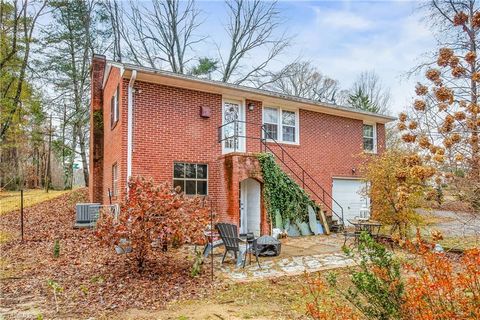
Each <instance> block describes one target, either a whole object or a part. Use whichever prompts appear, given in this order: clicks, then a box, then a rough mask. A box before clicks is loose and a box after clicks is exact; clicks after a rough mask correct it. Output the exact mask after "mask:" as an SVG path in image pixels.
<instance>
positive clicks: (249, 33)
mask: <svg viewBox="0 0 480 320" xmlns="http://www.w3.org/2000/svg"><path fill="white" fill-rule="evenodd" d="M226 6H227V9H228V14H229V21H228V24H227V26H226V29H227V33H228V36H229V38H230V50H229V51H228V54H227V55H226V56H222V54H221V53H220V62H221V72H222V78H221V80H222V81H223V82H233V83H236V84H241V83H244V82H246V81H251V82H252V83H253V82H257V83H258V79H259V78H260V77H263V76H265V74H264V72H265V70H266V68H267V67H268V65H269V64H270V63H271V62H272V61H273V60H274V59H275V58H276V57H278V55H279V54H281V53H282V52H283V51H284V50H285V48H286V47H287V46H288V45H289V39H288V38H287V37H286V36H285V34H281V35H280V36H277V35H276V32H277V31H278V29H279V27H280V25H281V23H282V19H281V17H280V13H279V11H278V9H277V2H276V1H273V2H263V1H260V0H254V1H244V0H234V1H226ZM258 49H266V50H267V53H266V55H265V56H264V57H263V58H260V59H259V58H258V56H257V57H256V59H255V61H256V63H255V64H254V65H253V66H252V67H249V68H247V67H246V66H245V60H247V59H249V58H252V56H253V54H254V53H255V52H257V51H258ZM259 56H261V55H259Z"/></svg>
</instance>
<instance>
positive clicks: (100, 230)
mask: <svg viewBox="0 0 480 320" xmlns="http://www.w3.org/2000/svg"><path fill="white" fill-rule="evenodd" d="M128 185H129V192H128V197H127V199H126V202H125V203H123V204H122V206H121V210H120V214H119V217H118V219H116V218H115V217H114V216H113V215H112V214H109V213H108V212H107V213H105V214H103V215H102V217H101V219H100V220H99V221H98V223H97V231H96V234H97V236H98V238H99V239H100V240H101V241H102V242H103V243H105V244H108V245H119V244H122V241H123V242H124V244H127V245H128V246H130V247H131V248H132V253H130V254H129V255H128V256H130V257H131V258H133V259H134V260H135V261H136V264H137V267H138V270H139V271H140V272H141V271H142V270H143V269H144V267H145V263H146V262H147V260H148V258H149V257H150V255H151V254H152V253H154V252H155V253H156V254H157V255H158V253H159V252H164V251H166V250H167V249H168V248H169V247H171V246H173V247H177V246H180V245H182V244H184V243H198V242H202V241H204V240H205V239H204V235H203V231H204V230H205V228H206V226H207V225H208V224H209V221H210V208H209V207H208V206H206V205H205V202H204V200H203V199H202V198H200V197H187V196H185V195H184V194H183V193H179V190H176V189H172V188H171V187H170V185H169V184H168V183H162V184H159V185H156V184H155V183H154V182H153V180H152V179H148V180H147V179H145V178H143V177H135V178H131V179H130V181H129V184H128Z"/></svg>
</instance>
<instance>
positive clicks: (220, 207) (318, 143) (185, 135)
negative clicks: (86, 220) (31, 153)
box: [103, 68, 385, 232]
mask: <svg viewBox="0 0 480 320" xmlns="http://www.w3.org/2000/svg"><path fill="white" fill-rule="evenodd" d="M119 77H120V75H119V70H118V69H116V68H114V69H113V70H112V72H111V74H110V77H109V79H108V81H107V85H106V87H105V91H104V112H103V113H104V122H105V133H104V144H105V153H104V154H105V155H104V167H103V168H104V177H103V189H104V192H103V200H104V202H107V201H108V197H107V188H111V187H112V185H111V184H112V176H111V173H112V165H113V163H115V162H117V163H118V166H119V188H120V191H122V194H121V196H122V197H123V196H124V195H125V187H126V159H127V119H126V116H127V92H128V79H123V81H122V90H121V93H120V101H121V103H120V121H119V122H118V124H117V126H116V127H115V129H113V130H111V129H110V98H111V96H112V95H113V93H114V90H115V88H116V85H117V84H118V82H119ZM134 87H135V94H134V114H133V118H134V125H133V127H134V130H133V156H132V162H133V163H132V174H133V175H143V176H145V177H152V178H153V179H154V180H155V181H156V182H163V181H168V182H170V183H172V182H173V163H174V162H175V161H180V162H193V163H206V164H208V169H209V173H208V174H209V181H208V193H209V198H210V200H211V203H212V206H213V208H214V209H215V211H216V212H217V213H218V216H219V218H220V220H229V221H231V222H238V187H239V185H238V182H239V181H241V180H242V179H243V178H244V177H247V176H248V175H249V174H245V170H247V169H245V168H246V167H248V166H246V165H245V161H241V160H239V159H241V157H237V158H232V157H222V150H221V144H220V143H218V141H217V138H218V136H217V128H218V127H219V126H220V125H221V122H222V96H221V95H218V94H211V93H205V92H199V91H193V90H188V89H181V88H174V87H168V86H164V85H158V84H151V83H146V82H140V81H136V82H135V85H134ZM250 102H251V103H253V110H252V111H250V110H249V108H248V104H249V103H250ZM200 107H209V108H210V109H211V117H210V118H202V117H200ZM245 109H246V111H245V112H246V120H247V121H249V122H253V123H258V124H260V123H261V121H262V103H261V102H258V101H249V100H247V101H246V106H245ZM299 119H300V144H299V145H286V144H284V145H283V146H284V148H285V149H286V150H287V151H288V153H290V154H291V155H292V156H293V157H294V158H295V160H296V161H297V162H298V163H300V164H301V165H302V166H303V167H304V168H305V169H306V170H307V171H308V172H309V173H310V174H311V175H312V176H313V177H314V178H315V179H316V180H317V181H318V182H320V183H321V185H322V186H323V187H324V188H325V189H326V191H327V192H328V193H331V188H332V177H334V176H352V169H356V171H357V172H358V169H359V165H360V163H361V158H360V157H358V155H360V154H361V153H362V146H363V142H362V124H363V122H362V121H361V120H354V119H348V118H342V117H338V116H332V115H327V114H322V113H316V112H312V111H306V110H300V112H299ZM259 134H260V130H259V127H258V125H254V124H247V135H249V136H253V137H258V136H259ZM377 136H378V144H379V146H378V150H379V151H380V150H383V148H384V144H385V128H384V126H383V125H377ZM272 148H273V149H274V150H278V148H277V147H276V146H273V145H272ZM259 150H260V142H259V141H258V140H247V152H258V151H259ZM238 164H240V166H243V168H244V169H245V170H244V171H243V173H242V169H241V168H240V170H237V171H234V172H233V174H232V169H233V167H235V166H238ZM229 166H230V167H229ZM292 167H293V166H292ZM247 171H248V170H247ZM298 174H300V173H299V172H298ZM114 200H116V199H114ZM262 210H263V209H262ZM267 228H268V225H266V222H265V221H263V223H262V232H263V231H265V230H267Z"/></svg>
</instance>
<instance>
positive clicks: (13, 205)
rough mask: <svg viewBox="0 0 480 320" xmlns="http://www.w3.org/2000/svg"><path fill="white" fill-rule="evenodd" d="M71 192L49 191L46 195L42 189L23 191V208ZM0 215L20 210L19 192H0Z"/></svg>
mask: <svg viewBox="0 0 480 320" xmlns="http://www.w3.org/2000/svg"><path fill="white" fill-rule="evenodd" d="M70 191H71V190H50V191H49V192H48V193H47V192H45V190H43V189H31V190H24V191H23V207H24V208H27V207H30V206H33V205H35V204H37V203H40V202H43V201H47V200H51V199H54V198H56V197H58V196H61V195H62V194H65V193H68V192H70ZM0 203H1V205H0V215H2V214H4V213H7V212H10V211H13V210H19V209H20V191H2V192H0Z"/></svg>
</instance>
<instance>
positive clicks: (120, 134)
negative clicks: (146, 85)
mask: <svg viewBox="0 0 480 320" xmlns="http://www.w3.org/2000/svg"><path fill="white" fill-rule="evenodd" d="M119 84H120V90H119V97H118V99H119V119H118V122H117V124H116V125H115V126H114V127H113V128H112V124H111V119H110V115H111V111H110V104H111V99H112V97H113V95H114V94H115V90H116V89H117V86H118V85H119ZM127 86H128V81H127V80H123V81H122V78H121V77H120V69H119V68H116V67H112V69H111V71H110V74H109V76H108V78H107V82H106V83H105V88H104V91H103V123H104V140H103V141H104V150H105V152H104V160H103V197H102V198H103V203H108V202H109V198H108V190H109V189H110V190H111V191H112V185H113V180H112V167H113V165H114V164H115V163H117V166H118V169H117V170H118V191H119V196H118V197H112V202H113V203H116V202H119V201H120V199H122V197H123V196H124V195H125V190H126V172H127V169H126V163H127V151H126V150H127V137H126V135H127Z"/></svg>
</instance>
